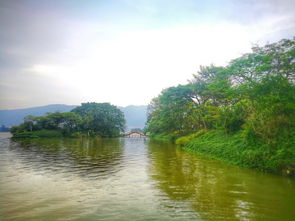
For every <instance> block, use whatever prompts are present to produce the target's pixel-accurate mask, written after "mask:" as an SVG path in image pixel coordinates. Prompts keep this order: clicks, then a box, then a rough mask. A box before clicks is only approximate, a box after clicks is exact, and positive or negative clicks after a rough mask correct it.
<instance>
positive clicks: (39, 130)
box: [11, 103, 125, 137]
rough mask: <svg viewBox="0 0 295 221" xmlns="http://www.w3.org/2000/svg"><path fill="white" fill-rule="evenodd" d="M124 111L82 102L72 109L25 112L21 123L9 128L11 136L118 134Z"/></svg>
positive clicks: (106, 135) (122, 127)
mask: <svg viewBox="0 0 295 221" xmlns="http://www.w3.org/2000/svg"><path fill="white" fill-rule="evenodd" d="M124 126H125V119H124V115H123V113H122V112H121V111H120V110H119V109H118V108H117V107H115V106H113V105H110V104H108V103H102V104H98V103H85V104H82V105H81V106H79V107H76V108H75V109H73V110H72V111H71V112H64V113H59V112H55V113H48V114H47V115H45V116H43V117H34V116H27V117H25V119H24V123H22V124H20V125H19V126H17V127H12V128H11V133H12V134H13V135H14V137H60V136H67V137H82V136H101V137H114V136H119V134H120V132H122V131H123V130H124Z"/></svg>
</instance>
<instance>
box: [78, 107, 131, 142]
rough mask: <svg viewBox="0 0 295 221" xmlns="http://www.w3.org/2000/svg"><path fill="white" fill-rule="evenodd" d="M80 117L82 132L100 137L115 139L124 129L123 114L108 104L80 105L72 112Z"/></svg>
mask: <svg viewBox="0 0 295 221" xmlns="http://www.w3.org/2000/svg"><path fill="white" fill-rule="evenodd" d="M72 112H73V113H76V114H79V115H80V116H81V117H82V120H83V123H82V125H81V126H82V130H83V131H87V132H88V134H91V135H94V136H101V137H116V136H119V135H120V133H121V132H123V131H124V129H125V118H124V114H123V112H122V111H121V110H120V109H119V108H117V107H116V106H114V105H111V104H109V103H94V102H93V103H82V105H81V106H79V107H76V108H74V109H73V110H72Z"/></svg>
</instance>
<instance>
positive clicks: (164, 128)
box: [145, 38, 295, 174]
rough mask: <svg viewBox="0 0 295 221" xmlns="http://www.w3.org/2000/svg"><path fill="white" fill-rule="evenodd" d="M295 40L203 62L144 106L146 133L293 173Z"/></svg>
mask: <svg viewBox="0 0 295 221" xmlns="http://www.w3.org/2000/svg"><path fill="white" fill-rule="evenodd" d="M294 83H295V38H293V39H292V40H287V39H283V40H281V41H279V42H277V43H273V44H268V45H265V46H264V47H259V46H255V47H253V49H252V53H248V54H244V55H243V56H241V57H239V58H237V59H234V60H232V61H231V62H230V63H229V65H228V66H226V67H217V66H214V65H210V66H202V67H200V70H199V72H198V73H197V74H196V75H194V76H193V79H191V80H190V81H189V83H188V84H186V85H179V86H177V87H170V88H167V89H165V90H163V91H162V93H161V94H160V95H159V96H158V97H156V98H154V99H153V100H152V101H151V103H150V105H149V107H148V121H147V126H146V129H145V130H146V132H149V133H150V135H151V136H152V137H154V138H158V139H165V140H172V141H175V142H176V143H177V144H179V145H181V146H184V147H185V148H186V149H190V150H193V151H196V152H199V153H203V154H205V155H210V156H211V157H214V158H218V159H223V160H226V161H228V162H231V163H234V164H238V165H242V166H245V167H250V168H258V169H261V170H264V171H270V172H281V171H284V173H286V174H295V169H294V168H295V145H294V144H295V139H294V138H295V136H294V135H295V86H294Z"/></svg>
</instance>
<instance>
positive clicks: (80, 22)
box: [0, 0, 295, 109]
mask: <svg viewBox="0 0 295 221" xmlns="http://www.w3.org/2000/svg"><path fill="white" fill-rule="evenodd" d="M294 11H295V1H294V0H239V1H238V0H206V1H204V0H179V1H173V0H137V1H136V0H134V1H132V0H96V1H95V0H83V1H82V0H47V1H45V0H1V1H0V80H1V81H0V109H14V108H24V107H32V106H41V105H47V104H80V103H81V102H88V101H89V102H90V101H95V102H111V103H112V104H115V105H120V106H126V105H130V104H133V105H142V104H148V103H149V101H150V100H151V99H152V98H153V97H155V96H157V95H158V94H159V93H160V92H161V90H162V89H163V88H166V87H169V86H175V85H178V84H183V83H186V82H187V80H188V79H191V77H192V74H193V73H196V72H197V70H198V68H199V66H200V65H209V64H211V63H213V64H215V65H226V64H227V62H228V61H230V60H231V59H233V58H236V57H238V56H240V55H242V54H243V53H246V52H249V51H250V50H251V46H252V45H253V44H259V45H263V44H265V43H267V42H269V43H271V42H274V41H278V40H280V39H282V38H291V37H293V36H294V35H295V13H294Z"/></svg>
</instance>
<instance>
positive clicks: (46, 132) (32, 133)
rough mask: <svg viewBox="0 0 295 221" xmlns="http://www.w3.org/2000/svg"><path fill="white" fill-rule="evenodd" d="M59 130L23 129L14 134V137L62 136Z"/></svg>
mask: <svg viewBox="0 0 295 221" xmlns="http://www.w3.org/2000/svg"><path fill="white" fill-rule="evenodd" d="M62 136H63V134H62V133H61V131H56V130H37V131H24V132H20V133H17V134H15V135H14V136H13V137H14V138H41V137H47V138H49V137H62Z"/></svg>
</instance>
